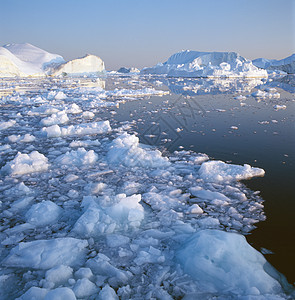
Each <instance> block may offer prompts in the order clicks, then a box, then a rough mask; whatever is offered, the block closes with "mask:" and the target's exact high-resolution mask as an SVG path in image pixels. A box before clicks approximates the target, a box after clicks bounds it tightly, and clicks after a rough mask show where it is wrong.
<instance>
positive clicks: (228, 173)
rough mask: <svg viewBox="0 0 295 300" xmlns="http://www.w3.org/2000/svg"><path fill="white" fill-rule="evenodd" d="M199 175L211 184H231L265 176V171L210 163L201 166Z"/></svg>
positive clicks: (216, 162) (221, 163) (221, 162)
mask: <svg viewBox="0 0 295 300" xmlns="http://www.w3.org/2000/svg"><path fill="white" fill-rule="evenodd" d="M199 174H200V177H201V178H202V179H204V180H207V181H210V182H229V181H233V180H244V179H250V178H252V177H255V176H264V174H265V171H264V170H263V169H260V168H253V167H251V166H250V165H247V164H245V165H244V166H237V165H232V164H227V163H225V162H223V161H208V162H204V163H203V164H202V165H201V168H200V170H199Z"/></svg>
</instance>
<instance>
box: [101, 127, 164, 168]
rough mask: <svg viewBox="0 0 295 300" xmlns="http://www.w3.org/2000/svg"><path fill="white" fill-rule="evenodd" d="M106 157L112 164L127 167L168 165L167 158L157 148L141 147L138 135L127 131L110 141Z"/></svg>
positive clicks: (159, 166)
mask: <svg viewBox="0 0 295 300" xmlns="http://www.w3.org/2000/svg"><path fill="white" fill-rule="evenodd" d="M107 158H108V161H109V162H110V163H112V164H123V165H125V166H128V167H135V166H138V167H145V168H163V167H168V166H169V165H170V162H169V160H168V158H167V157H163V156H162V154H161V152H160V151H159V150H150V149H148V148H143V147H141V146H140V145H139V139H138V137H136V136H135V135H129V134H127V133H124V134H122V135H121V136H119V137H117V138H116V139H115V140H113V141H112V143H111V146H110V149H109V151H108V154H107Z"/></svg>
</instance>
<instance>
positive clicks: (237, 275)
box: [177, 230, 281, 294]
mask: <svg viewBox="0 0 295 300" xmlns="http://www.w3.org/2000/svg"><path fill="white" fill-rule="evenodd" d="M177 259H178V261H179V262H180V263H181V266H182V268H183V270H184V272H185V273H187V274H189V275H190V276H191V277H192V278H193V279H194V280H196V281H197V282H198V283H199V284H200V285H201V286H202V289H203V290H205V291H208V292H225V291H227V292H228V291H229V290H231V291H232V292H233V293H237V294H245V293H247V291H249V289H252V288H256V289H257V290H258V291H259V293H260V294H267V293H270V294H272V293H274V294H276V293H279V292H280V291H281V286H280V284H279V283H278V282H277V281H276V280H275V279H274V278H273V277H271V276H270V275H269V274H268V273H267V272H266V271H265V265H266V264H267V261H266V260H265V258H264V257H263V255H262V254H261V253H259V252H258V251H256V250H255V249H254V248H252V247H251V246H250V245H249V244H248V243H247V241H246V239H245V237H244V236H242V235H240V234H236V233H229V232H224V231H219V230H201V231H199V232H197V233H195V234H193V235H192V237H191V238H189V239H188V240H187V241H186V242H185V244H184V245H183V246H181V249H180V250H179V251H178V253H177Z"/></svg>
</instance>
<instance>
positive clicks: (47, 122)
mask: <svg viewBox="0 0 295 300" xmlns="http://www.w3.org/2000/svg"><path fill="white" fill-rule="evenodd" d="M68 121H69V118H68V115H67V114H66V113H65V112H64V111H59V112H57V113H56V114H52V115H51V116H50V117H48V118H44V119H42V120H41V125H43V126H52V125H55V124H64V123H67V122H68Z"/></svg>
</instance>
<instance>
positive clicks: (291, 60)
mask: <svg viewBox="0 0 295 300" xmlns="http://www.w3.org/2000/svg"><path fill="white" fill-rule="evenodd" d="M252 63H253V65H255V66H256V67H258V68H262V69H266V70H269V71H283V72H286V73H288V74H294V73H295V54H292V55H290V56H288V57H286V58H284V59H280V60H276V59H266V58H257V59H254V60H253V61H252Z"/></svg>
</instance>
